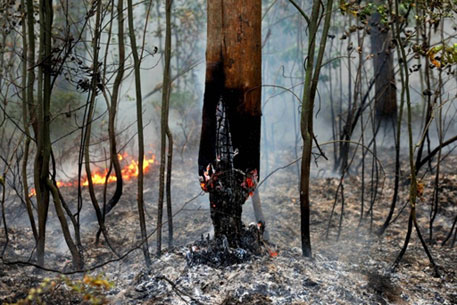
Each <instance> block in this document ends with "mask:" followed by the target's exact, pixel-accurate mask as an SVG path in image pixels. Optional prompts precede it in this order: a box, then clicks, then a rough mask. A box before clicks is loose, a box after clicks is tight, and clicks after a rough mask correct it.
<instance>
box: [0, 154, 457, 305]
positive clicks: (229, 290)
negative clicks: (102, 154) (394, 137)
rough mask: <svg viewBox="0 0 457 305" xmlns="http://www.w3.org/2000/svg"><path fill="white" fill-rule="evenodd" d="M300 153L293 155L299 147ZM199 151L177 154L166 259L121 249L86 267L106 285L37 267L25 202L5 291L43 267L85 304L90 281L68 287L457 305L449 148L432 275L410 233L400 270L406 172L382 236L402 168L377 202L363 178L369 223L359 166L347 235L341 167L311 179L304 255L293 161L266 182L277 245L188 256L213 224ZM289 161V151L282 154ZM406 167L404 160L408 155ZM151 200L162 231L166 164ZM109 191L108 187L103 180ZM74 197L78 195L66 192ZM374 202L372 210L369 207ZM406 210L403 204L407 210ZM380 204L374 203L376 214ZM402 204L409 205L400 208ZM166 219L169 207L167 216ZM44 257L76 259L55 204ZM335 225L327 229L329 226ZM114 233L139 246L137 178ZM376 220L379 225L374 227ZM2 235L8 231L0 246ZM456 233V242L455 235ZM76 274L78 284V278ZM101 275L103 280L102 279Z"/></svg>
mask: <svg viewBox="0 0 457 305" xmlns="http://www.w3.org/2000/svg"><path fill="white" fill-rule="evenodd" d="M291 159H292V158H291ZM195 163H196V161H195V160H192V159H187V160H185V161H176V166H175V167H174V173H173V190H172V195H173V204H174V213H175V217H174V218H173V221H174V230H175V235H174V236H175V239H174V245H175V247H174V248H173V249H170V250H165V251H164V253H163V255H162V256H161V257H160V258H156V257H155V256H153V258H152V260H153V263H152V268H151V270H150V271H147V270H146V269H145V266H144V260H143V255H142V252H141V250H139V249H137V250H134V251H131V253H130V254H129V255H126V256H125V257H123V258H122V259H121V260H118V261H115V262H112V263H109V264H106V265H104V266H102V267H100V268H97V269H95V270H91V271H88V272H87V274H89V275H92V276H94V277H95V276H96V275H102V276H103V279H107V280H108V281H111V282H112V283H113V286H112V287H111V288H110V289H109V290H108V291H107V292H106V293H101V292H97V291H98V290H97V289H95V288H94V287H98V286H97V285H99V284H100V283H99V284H97V283H95V284H94V282H90V281H88V280H87V279H86V282H85V283H84V282H83V283H81V284H78V283H79V282H78V281H80V280H81V279H82V278H83V275H82V274H80V273H78V274H72V275H67V277H68V278H67V281H72V282H71V283H73V284H68V283H69V282H67V284H66V285H65V284H63V282H62V281H63V280H59V279H58V278H59V276H60V275H59V274H58V273H56V272H47V271H39V270H38V269H36V268H34V267H32V266H23V265H22V264H17V263H12V262H14V261H28V259H29V257H30V253H31V251H32V250H33V236H32V235H31V233H30V232H29V231H30V230H29V229H28V221H27V220H26V218H25V213H24V211H23V208H21V205H20V204H17V203H16V204H15V203H14V202H12V203H10V204H9V205H8V206H7V208H8V211H9V214H8V215H15V216H10V217H9V218H8V220H7V221H8V224H9V226H10V228H9V239H10V240H9V243H8V247H7V249H6V252H5V254H4V256H3V257H4V263H0V302H3V303H11V302H17V301H18V300H20V299H23V298H26V297H27V295H28V294H29V290H30V288H32V287H38V286H39V285H40V283H42V282H43V279H44V278H45V277H48V278H51V279H53V280H55V281H56V285H55V286H53V287H48V286H45V285H44V284H43V286H44V287H43V289H42V290H43V293H42V297H43V299H44V300H45V301H46V303H47V304H79V303H81V302H82V298H83V297H84V294H85V293H86V292H87V291H88V290H86V292H81V289H80V292H77V291H76V290H77V289H73V290H72V289H69V288H68V287H69V286H71V285H73V287H75V286H78V287H82V286H84V285H85V286H84V287H86V288H87V287H89V286H90V285H91V284H90V283H93V284H92V286H91V287H92V288H93V291H92V292H91V295H101V296H103V295H104V296H105V297H106V301H107V302H109V303H110V304H457V246H454V248H450V247H449V246H441V241H442V240H443V239H444V238H445V237H446V234H447V233H448V232H449V230H450V228H451V225H452V222H453V220H454V218H455V217H456V216H457V175H456V173H455V164H457V157H455V156H449V157H448V158H447V159H446V161H445V162H444V163H443V168H442V176H441V180H440V181H441V182H440V195H439V197H440V207H441V208H440V211H439V213H438V215H437V217H436V220H435V224H434V232H433V234H434V235H433V239H434V244H433V245H430V244H428V246H429V248H430V250H431V253H432V255H433V258H434V259H435V262H436V263H437V265H438V266H439V273H440V276H439V277H435V276H434V274H433V268H432V267H431V265H430V263H429V260H428V259H427V256H426V254H425V252H424V250H423V248H422V246H421V244H420V242H419V239H418V238H417V234H416V233H415V232H413V235H412V238H411V242H410V244H409V247H408V249H407V251H406V254H405V256H404V257H403V260H402V262H401V263H400V265H399V267H398V268H397V269H396V270H395V272H392V271H391V266H392V263H393V262H394V260H395V258H396V256H397V255H398V253H399V251H400V249H401V247H402V245H403V242H404V239H405V235H406V229H407V223H408V216H409V205H408V204H407V198H408V181H407V174H404V177H402V179H401V182H400V199H399V201H398V203H397V209H396V211H395V213H394V220H395V221H394V222H393V223H392V224H391V225H390V226H389V228H388V229H387V231H386V232H385V234H384V235H383V236H381V237H379V236H378V235H376V234H375V232H376V231H377V230H378V229H379V228H380V227H381V225H382V223H383V222H384V220H385V218H386V216H387V213H388V210H389V206H390V203H391V198H392V194H393V188H392V186H393V177H392V176H387V177H384V175H383V174H382V172H380V174H379V188H378V192H377V194H376V198H375V203H374V205H373V207H372V209H371V210H370V200H371V196H372V194H371V193H370V187H371V182H370V179H371V178H370V177H371V172H370V173H366V176H365V177H366V178H365V181H364V185H365V188H364V189H365V192H364V211H365V212H364V215H363V217H362V221H361V223H360V225H359V222H360V209H361V202H362V200H361V198H362V196H361V195H362V193H361V191H362V186H361V185H362V181H361V178H360V177H361V176H360V175H356V174H352V175H349V176H347V177H346V178H345V179H344V194H345V195H344V196H345V198H344V214H343V217H342V226H341V228H342V230H341V234H340V236H339V238H337V235H338V224H339V221H340V216H341V212H342V209H341V208H342V205H341V200H338V203H337V204H336V207H335V211H334V215H333V218H332V221H330V222H329V219H330V215H331V211H332V207H333V205H334V200H335V192H336V190H337V188H338V184H339V181H340V179H339V177H337V176H335V175H333V176H330V175H328V176H327V177H323V178H319V177H316V178H313V180H312V183H311V211H312V214H311V237H312V245H313V259H307V258H303V257H302V255H301V249H300V212H299V211H300V207H299V196H298V189H297V185H298V180H297V171H296V169H297V168H296V166H295V165H293V166H290V167H289V168H286V169H282V170H279V171H277V172H276V173H275V174H274V175H272V176H271V177H270V178H269V179H268V180H267V182H265V183H264V184H263V185H262V187H261V198H262V205H263V208H264V213H265V214H266V220H267V229H268V230H269V232H270V240H271V242H272V243H274V244H275V245H276V248H275V249H276V250H277V251H278V256H274V257H272V256H269V255H266V256H262V257H256V258H254V259H252V260H250V261H248V262H246V263H243V264H238V265H233V266H230V267H225V268H212V267H209V266H206V265H199V266H193V267H189V266H187V263H186V258H185V256H186V253H187V251H188V247H187V246H186V245H188V244H190V243H192V242H193V241H195V240H198V239H200V236H201V235H202V234H203V235H205V236H206V234H208V233H211V220H210V217H209V209H208V203H207V196H206V195H203V194H201V193H200V190H199V186H198V179H197V177H196V175H195V174H194V173H195V172H196V170H195V166H194V164H195ZM284 163H285V164H286V163H287V162H284ZM392 163H393V161H389V160H387V161H386V162H385V164H384V169H385V170H386V172H387V173H392V172H393V170H392V166H393V164H392ZM402 164H403V165H404V168H402V172H403V173H408V168H407V162H402ZM146 178H147V179H146V181H147V182H146V187H145V192H144V194H145V203H146V209H147V222H148V232H150V233H153V230H154V228H155V225H156V212H157V208H156V206H157V185H158V184H157V169H155V170H153V171H152V172H151V173H149V174H148V175H147V177H146ZM421 183H423V185H424V193H423V196H422V197H421V198H420V199H419V202H418V204H417V215H418V221H419V224H420V226H421V228H422V234H423V235H424V236H425V237H426V238H427V237H428V236H429V232H428V227H429V226H428V222H429V214H430V202H431V198H432V194H433V184H434V175H430V174H429V175H427V176H425V177H424V178H423V179H422V180H421ZM100 191H101V190H100ZM62 192H63V194H64V196H65V197H66V198H76V190H74V189H71V188H62ZM84 199H85V202H86V208H85V209H84V210H83V212H84V213H83V215H82V218H81V219H82V221H83V226H82V227H83V229H82V236H83V244H84V245H85V246H86V252H85V259H86V267H89V268H90V267H92V266H96V265H97V264H103V263H104V262H106V261H108V260H110V259H113V260H116V257H115V256H114V255H113V253H112V252H111V250H110V249H109V248H108V247H107V246H106V244H105V242H104V241H102V242H101V243H100V245H95V233H96V230H97V223H96V220H95V218H94V216H93V213H92V209H91V207H90V201H89V197H88V195H87V194H85V195H84ZM68 201H69V203H70V204H71V202H70V200H68ZM367 211H369V213H367ZM400 211H401V212H400ZM370 212H372V213H370ZM399 212H400V213H399ZM252 215H253V212H252V206H251V203H250V200H249V201H248V202H246V204H245V211H244V217H245V222H246V223H249V222H250V221H252V219H253V216H252ZM164 218H165V219H166V215H165V217H164ZM49 223H50V225H49V229H48V241H47V254H46V267H48V268H50V269H57V270H63V271H65V272H67V271H70V270H71V261H70V256H69V254H68V250H67V248H66V245H65V243H64V241H63V238H62V237H61V236H62V235H61V231H60V228H59V226H58V225H57V224H58V223H57V221H56V216H55V211H54V210H53V208H51V209H50V219H49ZM328 226H330V230H329V233H328V236H327V227H328ZM107 227H108V228H109V238H110V241H111V243H112V245H113V247H114V248H115V249H116V250H117V251H118V252H119V253H120V254H121V255H123V254H125V253H127V251H129V249H131V248H134V247H136V246H137V243H138V240H139V239H140V236H139V226H138V219H137V206H136V183H132V182H129V183H127V184H126V185H125V190H124V195H123V197H122V199H121V201H120V202H119V203H118V205H117V206H116V207H115V209H114V210H113V211H112V213H111V214H109V215H108V217H107ZM370 228H371V229H370ZM163 236H164V237H165V240H164V242H163V245H164V246H167V225H164V230H163ZM155 237H156V235H155V234H153V235H152V237H151V239H150V244H149V246H150V250H151V253H155V246H156V245H155V243H156V238H155ZM4 244H5V238H4V231H3V228H2V231H0V246H2V248H3V245H4ZM448 244H449V242H448ZM75 283H76V284H75ZM100 285H102V286H103V283H102V284H100Z"/></svg>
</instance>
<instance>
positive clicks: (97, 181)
mask: <svg viewBox="0 0 457 305" xmlns="http://www.w3.org/2000/svg"><path fill="white" fill-rule="evenodd" d="M118 159H119V161H123V163H126V162H127V159H130V158H129V155H128V154H127V153H124V154H122V155H121V154H118ZM154 162H155V155H153V154H151V155H150V156H149V157H147V156H145V157H144V159H143V173H147V172H148V171H149V170H150V168H151V165H152V164H154ZM139 173H140V171H139V162H137V161H135V160H133V159H132V160H130V162H129V163H127V164H125V165H124V167H123V168H122V169H121V175H122V180H124V181H128V180H132V179H134V178H136V177H138V175H139ZM107 174H108V169H107V168H105V169H104V170H95V171H93V172H92V173H91V178H92V183H93V184H94V185H103V184H105V181H106V182H107V183H113V182H116V181H117V178H116V174H115V173H114V171H112V172H111V173H110V175H109V176H108V177H106V176H107ZM77 185H78V181H57V186H58V187H69V186H77ZM81 185H82V186H88V185H89V179H88V178H87V177H84V178H82V179H81ZM35 195H36V190H35V189H34V188H32V189H31V190H30V193H29V197H33V196H35Z"/></svg>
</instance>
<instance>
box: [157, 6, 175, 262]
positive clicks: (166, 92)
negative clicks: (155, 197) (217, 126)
mask: <svg viewBox="0 0 457 305" xmlns="http://www.w3.org/2000/svg"><path fill="white" fill-rule="evenodd" d="M171 5H172V0H166V1H165V18H166V29H165V50H164V52H165V62H164V71H163V82H162V83H163V89H162V113H161V123H160V134H161V139H160V143H161V144H160V176H159V179H160V180H159V202H158V210H157V256H160V255H161V252H162V216H163V200H164V193H165V166H166V147H167V136H168V137H169V140H171V141H173V140H172V137H171V133H170V132H169V127H168V110H169V107H170V106H169V105H170V89H171V88H170V60H171ZM172 145H173V143H172V142H171V145H170V142H169V148H171V149H172ZM171 158H172V151H169V152H168V159H169V160H168V161H169V164H168V169H167V181H166V182H167V190H166V191H167V212H169V213H170V214H168V217H170V218H171V194H170V189H169V188H171V186H170V183H171ZM169 202H170V203H169ZM169 230H170V227H169ZM171 230H172V229H171ZM170 233H172V232H171V231H169V234H170ZM170 238H171V239H170ZM170 241H171V242H172V235H169V242H170Z"/></svg>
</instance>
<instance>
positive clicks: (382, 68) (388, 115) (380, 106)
mask: <svg viewBox="0 0 457 305" xmlns="http://www.w3.org/2000/svg"><path fill="white" fill-rule="evenodd" d="M383 2H384V1H380V0H375V1H373V3H374V4H375V5H376V6H379V5H382V4H383ZM370 26H371V35H370V37H371V53H373V56H374V57H373V66H374V78H375V109H376V117H377V118H378V119H380V120H386V119H395V117H396V115H397V89H396V87H395V71H394V65H393V55H392V50H391V45H392V32H391V31H390V29H389V26H388V25H385V24H384V23H383V22H382V20H381V14H380V13H379V12H378V11H377V10H375V12H374V13H373V15H372V16H371V21H370Z"/></svg>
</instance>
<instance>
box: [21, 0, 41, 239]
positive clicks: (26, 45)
mask: <svg viewBox="0 0 457 305" xmlns="http://www.w3.org/2000/svg"><path fill="white" fill-rule="evenodd" d="M21 7H22V14H23V17H22V44H23V51H22V52H23V56H24V60H23V63H22V84H23V85H22V86H23V90H22V99H23V101H22V120H23V123H24V132H25V143H24V159H23V160H22V184H23V192H24V198H25V206H26V208H27V214H28V216H29V220H30V226H31V228H32V233H33V237H34V238H35V242H36V241H37V240H38V231H37V229H36V224H35V217H34V215H33V209H32V202H31V200H30V197H29V183H28V175H27V165H28V162H29V152H30V142H31V140H30V129H29V124H30V116H29V113H30V112H29V105H28V104H29V103H32V104H33V100H32V101H30V100H29V98H30V94H29V92H31V93H32V94H31V96H32V99H33V79H34V77H35V75H34V73H33V68H32V71H31V72H29V73H28V72H27V69H28V68H30V61H29V60H30V58H29V57H30V56H31V54H30V53H31V51H30V50H29V49H30V48H33V52H34V49H35V46H34V44H35V42H34V41H33V42H32V46H30V45H29V41H28V38H29V37H28V35H27V25H28V22H27V21H28V18H29V17H30V16H29V14H28V13H27V7H26V5H25V1H24V0H21ZM32 18H33V14H32ZM32 25H33V20H32ZM29 31H32V32H33V26H32V29H29ZM32 36H33V38H32V39H33V40H34V39H35V35H34V34H32ZM33 57H34V56H33ZM31 75H33V76H31ZM32 77H33V78H32ZM28 78H31V79H32V83H31V84H30V83H29V79H28ZM28 86H31V87H32V89H29V88H28Z"/></svg>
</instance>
